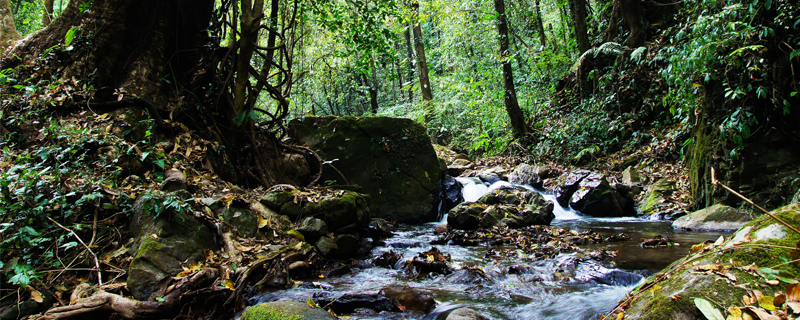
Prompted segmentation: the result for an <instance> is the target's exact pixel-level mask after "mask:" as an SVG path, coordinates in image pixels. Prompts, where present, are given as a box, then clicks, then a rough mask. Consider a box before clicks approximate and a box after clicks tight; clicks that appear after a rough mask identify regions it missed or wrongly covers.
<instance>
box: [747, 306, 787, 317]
mask: <svg viewBox="0 0 800 320" xmlns="http://www.w3.org/2000/svg"><path fill="white" fill-rule="evenodd" d="M742 309H743V310H745V311H747V312H749V313H751V314H753V315H755V316H756V317H758V319H761V320H781V318H780V317H777V316H774V315H771V314H770V313H769V312H767V311H766V310H764V309H760V308H756V307H744V308H742Z"/></svg>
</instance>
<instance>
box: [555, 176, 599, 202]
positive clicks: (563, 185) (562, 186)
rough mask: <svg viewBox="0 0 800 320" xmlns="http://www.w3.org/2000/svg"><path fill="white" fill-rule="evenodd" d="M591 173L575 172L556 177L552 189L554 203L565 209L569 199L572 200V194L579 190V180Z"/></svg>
mask: <svg viewBox="0 0 800 320" xmlns="http://www.w3.org/2000/svg"><path fill="white" fill-rule="evenodd" d="M591 173H592V172H591V171H588V170H575V171H570V172H567V173H564V174H562V175H561V176H560V177H558V181H557V182H556V183H557V184H556V187H555V188H554V189H553V193H554V194H555V196H556V201H558V203H559V204H561V206H564V207H566V206H567V205H568V204H569V200H570V198H572V194H573V193H575V191H578V189H579V188H580V182H581V180H583V179H584V178H586V176H588V175H589V174H591Z"/></svg>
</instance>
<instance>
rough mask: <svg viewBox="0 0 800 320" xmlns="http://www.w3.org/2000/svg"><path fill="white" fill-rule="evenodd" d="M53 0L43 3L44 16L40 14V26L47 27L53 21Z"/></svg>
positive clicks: (46, 0)
mask: <svg viewBox="0 0 800 320" xmlns="http://www.w3.org/2000/svg"><path fill="white" fill-rule="evenodd" d="M55 2H56V1H55V0H45V1H44V14H42V24H43V25H45V26H46V25H48V24H50V22H51V21H53V13H54V12H53V4H55Z"/></svg>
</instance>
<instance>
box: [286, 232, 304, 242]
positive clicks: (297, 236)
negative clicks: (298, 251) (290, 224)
mask: <svg viewBox="0 0 800 320" xmlns="http://www.w3.org/2000/svg"><path fill="white" fill-rule="evenodd" d="M286 234H288V235H290V236H292V237H295V238H297V239H298V240H300V241H306V237H305V236H303V234H302V233H300V231H297V230H289V231H287V232H286Z"/></svg>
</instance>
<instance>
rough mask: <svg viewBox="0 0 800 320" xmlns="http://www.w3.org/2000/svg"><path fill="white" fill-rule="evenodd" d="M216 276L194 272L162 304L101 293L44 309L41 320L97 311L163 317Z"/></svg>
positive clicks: (206, 271) (207, 271)
mask: <svg viewBox="0 0 800 320" xmlns="http://www.w3.org/2000/svg"><path fill="white" fill-rule="evenodd" d="M218 274H219V271H218V270H217V269H212V268H204V269H202V270H200V271H198V272H196V273H195V274H193V275H192V276H191V277H189V278H186V279H184V280H183V282H181V283H180V284H178V285H176V286H175V289H174V290H172V291H170V292H169V293H167V294H166V295H165V296H164V297H163V298H164V300H163V302H157V301H139V300H133V299H130V298H126V297H123V296H121V295H118V294H113V293H108V292H105V291H102V290H101V291H98V292H96V293H95V294H93V295H92V296H90V297H88V298H84V299H81V300H78V301H77V302H76V303H75V304H73V305H69V306H63V307H56V308H52V309H50V310H48V311H47V312H45V315H44V319H64V318H71V317H75V316H79V315H85V314H87V313H94V312H98V311H112V312H115V313H117V314H119V315H120V316H121V317H123V318H126V319H134V318H150V317H156V318H163V316H164V315H165V314H167V313H169V312H173V311H174V310H176V309H177V307H178V306H179V304H180V301H181V299H182V298H185V296H184V293H186V292H191V291H193V290H195V289H196V288H197V287H199V286H201V285H203V284H204V283H206V282H207V281H209V280H213V279H216V277H217V276H218ZM197 292H200V291H197Z"/></svg>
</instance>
